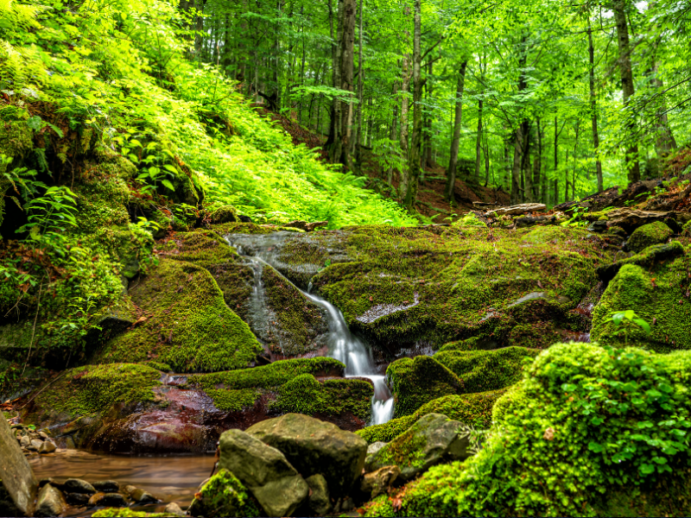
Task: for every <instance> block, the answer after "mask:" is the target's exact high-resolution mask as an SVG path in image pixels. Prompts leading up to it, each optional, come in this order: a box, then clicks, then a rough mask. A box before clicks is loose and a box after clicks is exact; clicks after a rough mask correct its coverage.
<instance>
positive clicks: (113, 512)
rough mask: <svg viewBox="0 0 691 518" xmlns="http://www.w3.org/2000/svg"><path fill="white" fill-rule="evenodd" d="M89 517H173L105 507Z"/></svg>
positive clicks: (164, 514)
mask: <svg viewBox="0 0 691 518" xmlns="http://www.w3.org/2000/svg"><path fill="white" fill-rule="evenodd" d="M91 516H93V517H94V518H118V517H120V516H122V517H123V518H163V517H170V516H174V515H172V514H169V513H147V512H145V511H133V510H132V509H130V508H129V507H106V508H105V509H99V510H98V511H96V512H95V513H94V514H92V515H91Z"/></svg>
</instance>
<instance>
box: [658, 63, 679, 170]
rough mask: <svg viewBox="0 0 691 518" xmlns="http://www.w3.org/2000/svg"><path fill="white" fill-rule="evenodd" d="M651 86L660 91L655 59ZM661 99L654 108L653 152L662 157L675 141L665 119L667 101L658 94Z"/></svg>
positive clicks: (671, 148)
mask: <svg viewBox="0 0 691 518" xmlns="http://www.w3.org/2000/svg"><path fill="white" fill-rule="evenodd" d="M652 83H653V86H654V87H655V90H656V91H658V92H662V90H663V87H662V86H663V85H662V81H661V80H660V79H659V77H658V62H657V59H654V61H653V81H652ZM660 96H661V99H659V100H658V102H657V103H656V104H657V109H656V114H655V116H656V118H657V138H656V139H655V152H656V153H657V156H659V157H664V156H667V155H668V154H669V152H670V151H672V150H673V149H676V147H677V142H676V140H674V135H672V129H671V128H670V127H669V120H668V119H667V103H666V102H665V95H664V94H660Z"/></svg>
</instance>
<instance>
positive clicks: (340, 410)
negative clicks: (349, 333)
mask: <svg viewBox="0 0 691 518" xmlns="http://www.w3.org/2000/svg"><path fill="white" fill-rule="evenodd" d="M373 395H374V389H373V387H372V385H371V384H370V383H368V382H367V381H364V380H359V379H329V380H325V381H324V382H323V383H320V382H319V381H318V380H317V379H316V378H315V377H314V376H312V375H311V374H301V375H299V376H296V377H295V378H293V379H292V380H290V381H289V382H287V383H286V384H285V385H283V386H281V387H280V389H279V390H278V397H277V398H276V401H275V402H273V403H272V404H271V408H273V409H275V410H279V411H281V412H286V413H287V412H297V413H300V414H307V415H318V414H324V415H328V416H337V415H343V414H345V413H351V414H353V415H355V416H357V417H359V418H361V419H363V420H368V419H369V417H370V409H371V403H370V401H371V400H372V396H373Z"/></svg>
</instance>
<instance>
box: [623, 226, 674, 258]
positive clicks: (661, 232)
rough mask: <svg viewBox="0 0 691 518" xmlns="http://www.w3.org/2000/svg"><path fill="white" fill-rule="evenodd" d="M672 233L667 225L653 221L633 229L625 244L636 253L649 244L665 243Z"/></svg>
mask: <svg viewBox="0 0 691 518" xmlns="http://www.w3.org/2000/svg"><path fill="white" fill-rule="evenodd" d="M673 235H674V231H673V230H672V229H671V228H669V226H667V225H666V224H665V223H663V222H662V221H655V222H654V223H648V224H647V225H643V226H642V227H638V228H637V229H636V230H634V231H633V234H631V237H630V238H629V240H628V241H627V242H626V246H627V247H628V248H629V249H630V250H632V251H633V252H636V253H638V252H642V251H643V250H644V249H646V248H648V247H649V246H652V245H659V244H662V243H665V242H666V241H667V240H668V239H669V238H670V237H672V236H673Z"/></svg>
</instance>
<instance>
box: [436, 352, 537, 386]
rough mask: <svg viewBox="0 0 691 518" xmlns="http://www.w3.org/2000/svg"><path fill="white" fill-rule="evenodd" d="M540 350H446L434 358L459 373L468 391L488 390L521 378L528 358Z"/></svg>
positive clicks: (530, 358) (511, 383)
mask: <svg viewBox="0 0 691 518" xmlns="http://www.w3.org/2000/svg"><path fill="white" fill-rule="evenodd" d="M539 352H540V351H538V350H534V349H526V348H524V347H506V348H503V349H496V350H493V351H443V352H438V353H437V354H435V355H434V359H435V360H437V361H438V362H439V363H441V364H442V365H445V366H446V367H448V368H449V370H451V371H452V372H453V373H455V374H456V375H457V376H458V377H459V379H460V381H461V384H462V387H463V388H462V390H463V391H464V392H485V391H488V390H497V389H501V388H504V387H508V386H509V385H513V384H514V383H517V382H518V381H520V379H521V377H522V375H523V365H524V364H525V360H526V359H528V360H532V359H533V358H535V356H537V355H538V353H539ZM528 364H530V362H528Z"/></svg>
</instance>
